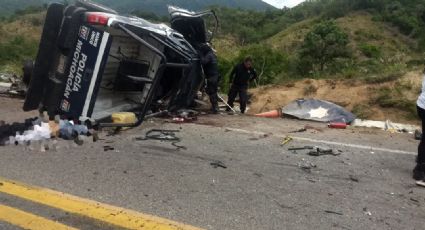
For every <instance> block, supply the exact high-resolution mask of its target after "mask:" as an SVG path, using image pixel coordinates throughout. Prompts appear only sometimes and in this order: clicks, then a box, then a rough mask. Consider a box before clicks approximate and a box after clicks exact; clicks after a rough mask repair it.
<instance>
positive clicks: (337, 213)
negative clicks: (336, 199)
mask: <svg viewBox="0 0 425 230" xmlns="http://www.w3.org/2000/svg"><path fill="white" fill-rule="evenodd" d="M325 212H326V213H329V214H335V215H339V216H343V215H344V214H343V213H342V212H335V211H330V210H325Z"/></svg>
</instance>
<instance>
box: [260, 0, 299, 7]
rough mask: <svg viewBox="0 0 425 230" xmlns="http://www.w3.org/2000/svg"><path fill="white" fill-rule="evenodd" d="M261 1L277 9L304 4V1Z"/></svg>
mask: <svg viewBox="0 0 425 230" xmlns="http://www.w3.org/2000/svg"><path fill="white" fill-rule="evenodd" d="M263 1H264V2H267V3H268V4H270V5H273V6H275V7H277V8H283V7H284V6H287V7H294V6H296V5H298V4H300V3H301V2H304V0H263Z"/></svg>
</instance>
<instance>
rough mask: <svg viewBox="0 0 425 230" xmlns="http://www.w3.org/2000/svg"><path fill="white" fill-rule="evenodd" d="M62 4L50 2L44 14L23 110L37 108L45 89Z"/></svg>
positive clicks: (61, 13) (60, 18) (59, 24)
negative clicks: (42, 26)
mask: <svg viewBox="0 0 425 230" xmlns="http://www.w3.org/2000/svg"><path fill="white" fill-rule="evenodd" d="M63 9H64V5H62V4H58V3H52V4H50V5H49V8H48V10H47V14H46V22H45V25H44V29H43V33H42V35H41V40H40V45H39V50H38V54H37V63H35V65H34V69H33V72H32V77H31V81H30V84H29V86H30V87H28V92H27V95H26V99H25V103H24V106H23V110H24V111H31V110H35V109H38V107H39V105H40V103H41V101H42V99H43V96H44V91H45V85H46V81H47V78H48V74H49V70H50V69H51V68H52V64H53V63H52V62H51V60H52V58H53V56H54V55H55V52H54V51H55V50H57V48H56V38H57V35H58V33H59V30H60V26H61V21H62V17H63Z"/></svg>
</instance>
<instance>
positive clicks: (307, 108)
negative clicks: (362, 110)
mask: <svg viewBox="0 0 425 230" xmlns="http://www.w3.org/2000/svg"><path fill="white" fill-rule="evenodd" d="M282 113H283V114H284V115H289V116H292V117H296V118H299V119H303V120H313V121H320V122H344V123H348V124H349V123H351V122H352V121H354V119H355V115H354V114H352V113H350V112H348V111H347V110H346V109H344V108H343V107H341V106H339V105H336V104H334V103H331V102H328V101H323V100H316V99H299V100H296V101H294V102H292V103H290V104H289V105H287V106H285V107H284V108H283V109H282Z"/></svg>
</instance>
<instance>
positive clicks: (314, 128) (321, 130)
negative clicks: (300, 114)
mask: <svg viewBox="0 0 425 230" xmlns="http://www.w3.org/2000/svg"><path fill="white" fill-rule="evenodd" d="M304 128H305V129H307V130H309V129H312V130H315V131H318V132H323V129H322V128H317V127H314V126H311V125H306V126H304Z"/></svg>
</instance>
